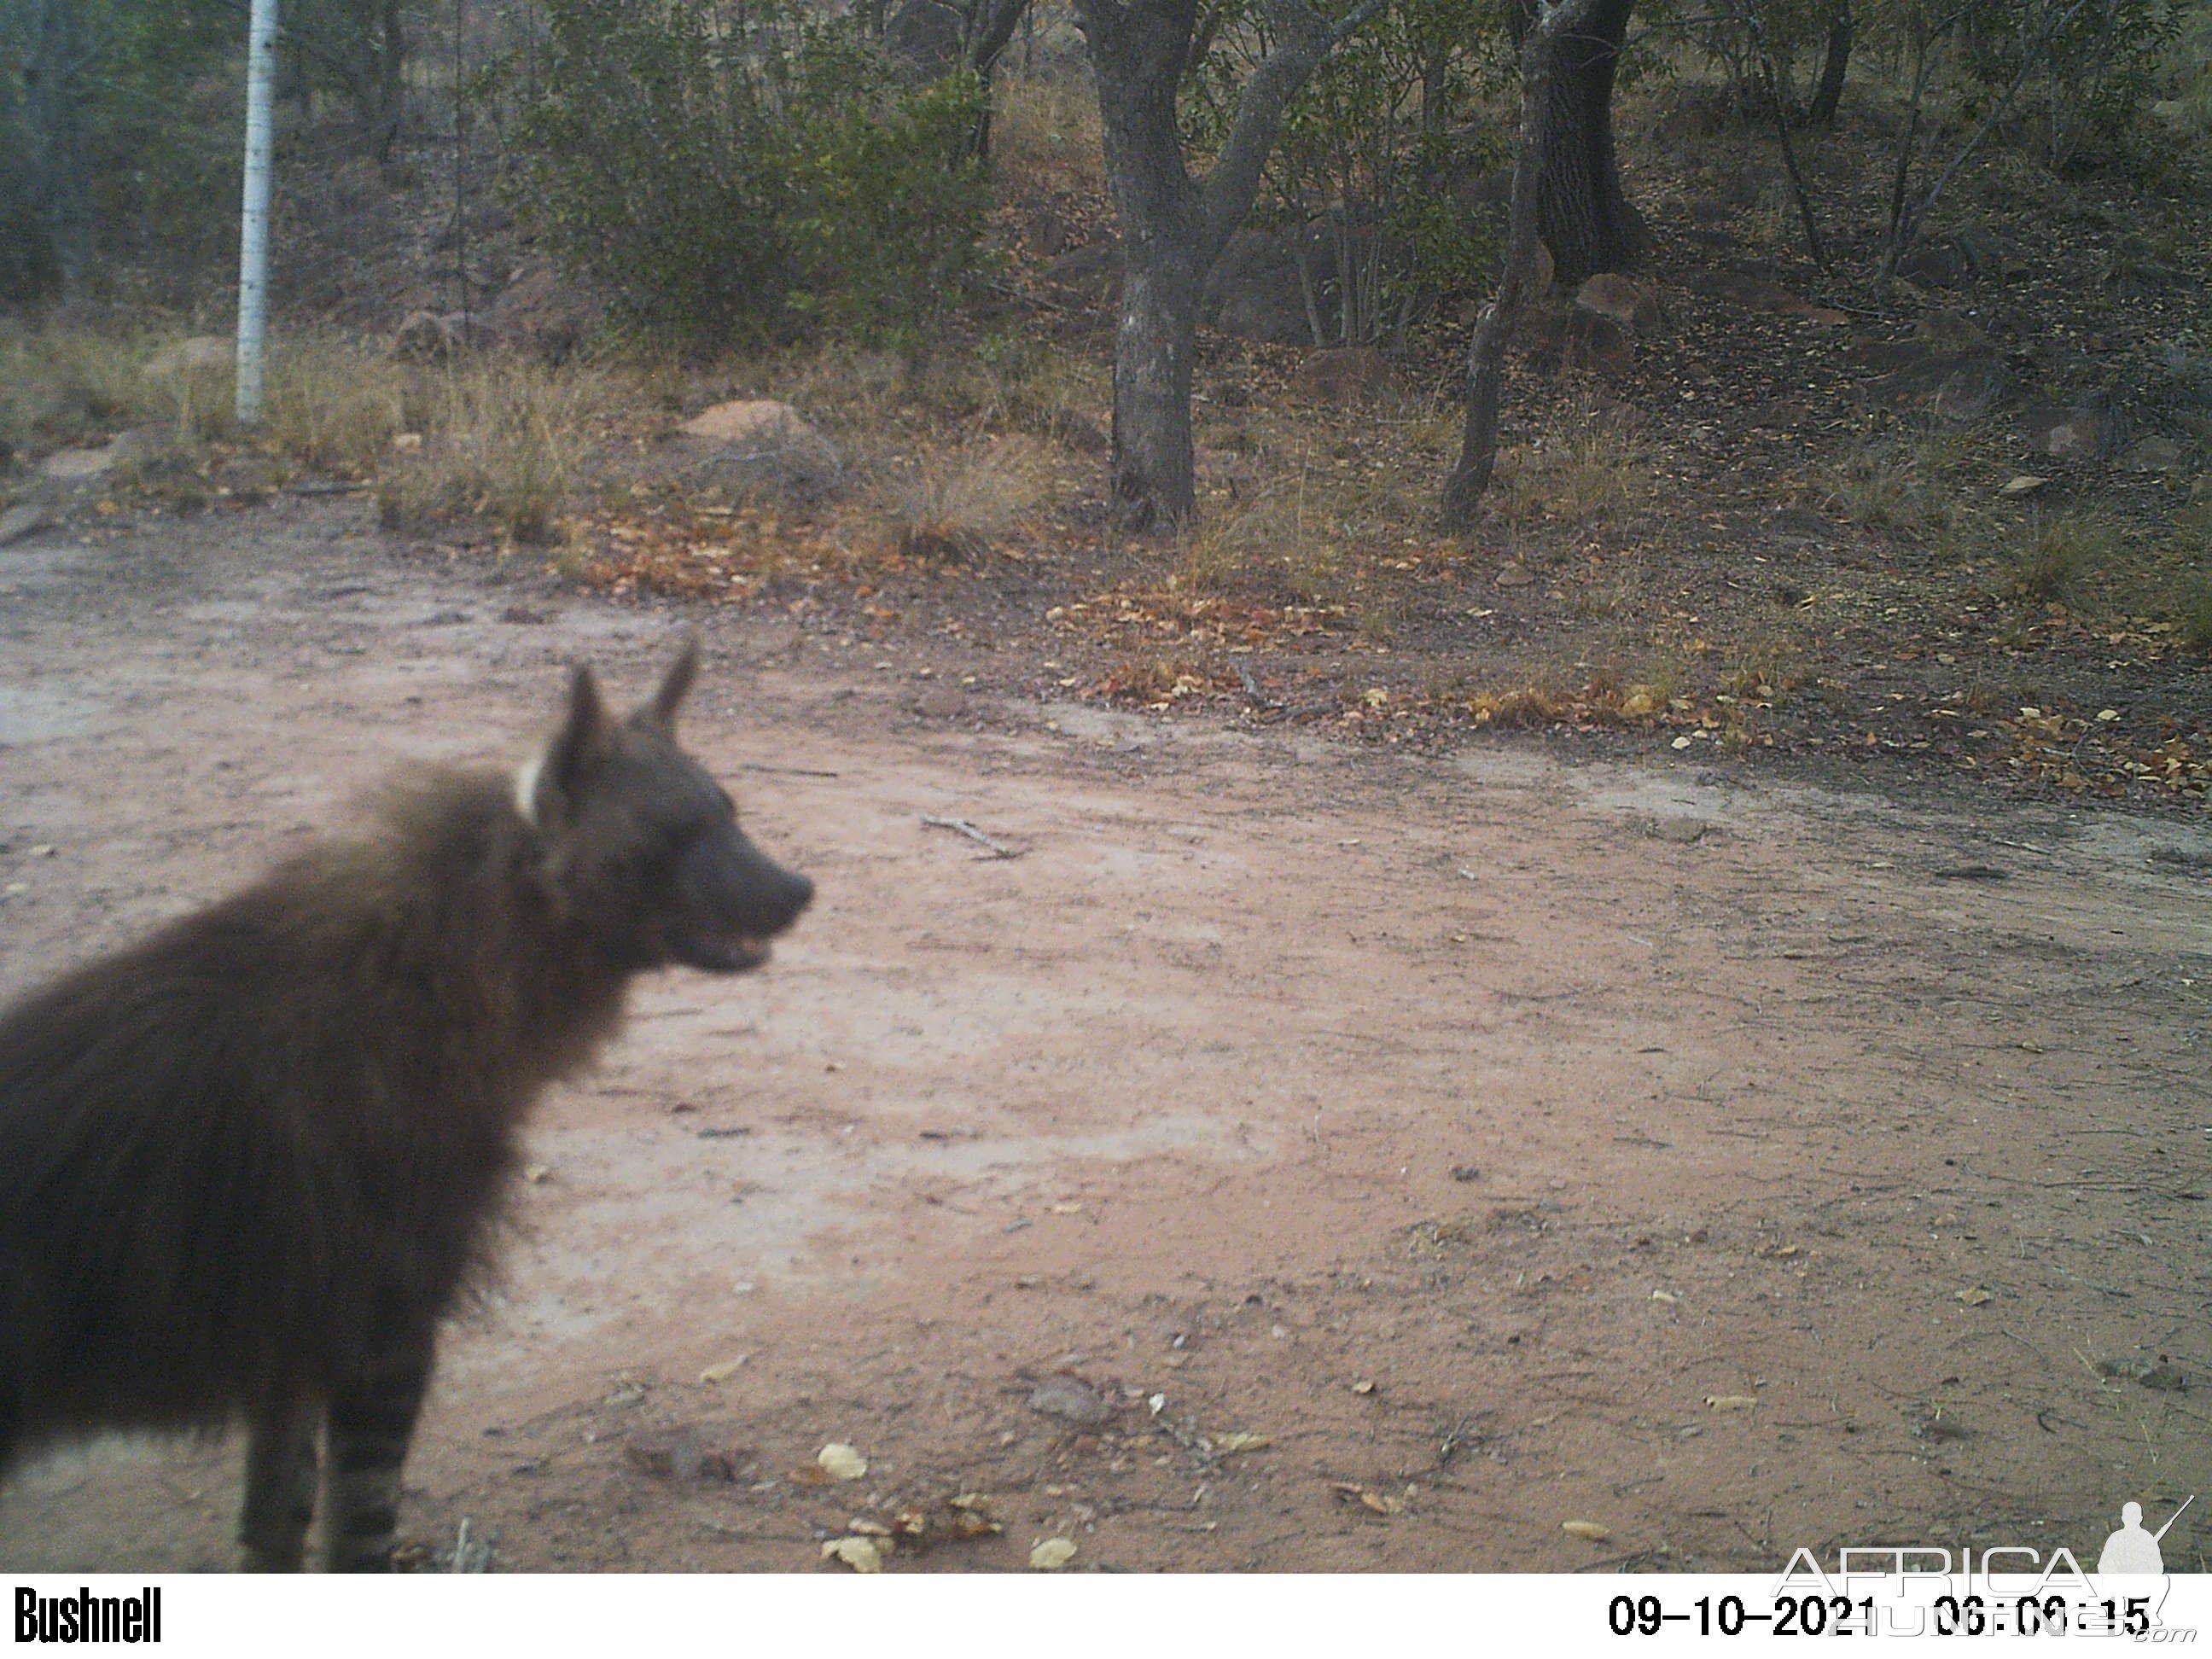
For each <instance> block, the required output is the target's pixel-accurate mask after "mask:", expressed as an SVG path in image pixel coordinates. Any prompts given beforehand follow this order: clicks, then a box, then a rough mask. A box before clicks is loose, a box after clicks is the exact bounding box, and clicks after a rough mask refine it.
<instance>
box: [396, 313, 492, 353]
mask: <svg viewBox="0 0 2212 1659" xmlns="http://www.w3.org/2000/svg"><path fill="white" fill-rule="evenodd" d="M483 334H484V330H483V327H480V325H477V323H476V321H473V319H471V316H469V314H467V312H447V314H442V316H441V314H438V312H410V314H407V321H404V323H400V325H398V330H394V334H392V356H394V358H396V361H400V362H447V361H452V358H453V356H458V354H460V352H465V349H467V347H469V345H476V343H477V341H480V337H483Z"/></svg>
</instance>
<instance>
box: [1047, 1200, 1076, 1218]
mask: <svg viewBox="0 0 2212 1659" xmlns="http://www.w3.org/2000/svg"><path fill="white" fill-rule="evenodd" d="M1045 1207H1046V1208H1047V1209H1048V1210H1050V1211H1051V1212H1052V1213H1053V1214H1054V1215H1080V1214H1082V1213H1083V1206H1081V1205H1080V1204H1074V1203H1069V1204H1050V1205H1047V1206H1045Z"/></svg>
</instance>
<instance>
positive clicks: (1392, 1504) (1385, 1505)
mask: <svg viewBox="0 0 2212 1659" xmlns="http://www.w3.org/2000/svg"><path fill="white" fill-rule="evenodd" d="M1359 1501H1360V1502H1361V1503H1363V1504H1365V1505H1366V1506H1367V1507H1368V1508H1369V1509H1370V1510H1374V1511H1375V1513H1376V1514H1377V1515H1403V1514H1404V1513H1405V1512H1406V1500H1405V1499H1404V1498H1393V1497H1391V1496H1390V1495H1389V1493H1388V1492H1367V1491H1364V1490H1363V1491H1362V1492H1360V1494H1359Z"/></svg>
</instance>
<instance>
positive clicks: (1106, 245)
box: [1044, 236, 1121, 302]
mask: <svg viewBox="0 0 2212 1659" xmlns="http://www.w3.org/2000/svg"><path fill="white" fill-rule="evenodd" d="M1044 276H1045V280H1046V281H1047V282H1048V283H1052V284H1054V286H1055V287H1058V288H1065V289H1073V290H1074V291H1075V292H1077V293H1079V294H1080V295H1084V296H1085V298H1087V299H1091V300H1095V301H1102V302H1103V301H1107V300H1110V299H1112V298H1113V297H1114V295H1115V294H1116V293H1117V292H1118V291H1119V290H1120V289H1121V244H1120V243H1119V242H1117V241H1115V240H1114V239H1113V238H1112V237H1110V236H1102V237H1101V238H1099V239H1098V240H1097V241H1095V242H1085V244H1084V245H1083V246H1081V247H1072V248H1070V249H1068V250H1067V252H1065V253H1062V254H1060V255H1058V256H1056V257H1055V258H1052V259H1050V260H1048V261H1047V262H1046V264H1045V268H1044Z"/></svg>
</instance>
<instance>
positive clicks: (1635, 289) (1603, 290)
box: [1575, 270, 1666, 334]
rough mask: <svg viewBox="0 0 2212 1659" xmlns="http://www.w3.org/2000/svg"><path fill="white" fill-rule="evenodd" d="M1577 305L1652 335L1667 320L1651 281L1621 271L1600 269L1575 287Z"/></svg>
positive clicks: (1630, 328)
mask: <svg viewBox="0 0 2212 1659" xmlns="http://www.w3.org/2000/svg"><path fill="white" fill-rule="evenodd" d="M1575 304H1576V305H1577V307H1579V308H1581V309H1582V310H1583V311H1587V312H1589V313H1593V314H1595V315H1596V316H1599V317H1603V318H1605V319H1607V320H1608V321H1610V322H1613V323H1615V324H1617V325H1620V327H1622V328H1624V329H1626V330H1628V331H1630V332H1632V333H1634V334H1650V333H1652V332H1654V331H1656V330H1657V329H1658V328H1659V327H1660V326H1661V325H1662V324H1663V323H1664V322H1665V320H1666V313H1665V312H1664V310H1663V309H1662V307H1661V306H1660V304H1659V295H1658V293H1657V291H1656V290H1655V289H1653V288H1652V287H1651V286H1650V284H1649V283H1639V282H1638V281H1637V280H1636V279H1635V278H1634V277H1632V276H1621V275H1620V273H1619V272H1618V271H1611V270H1601V271H1600V272H1598V274H1597V275H1596V276H1592V277H1591V278H1589V280H1588V281H1587V282H1585V283H1583V285H1582V286H1581V287H1580V288H1579V289H1576V290H1575Z"/></svg>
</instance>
